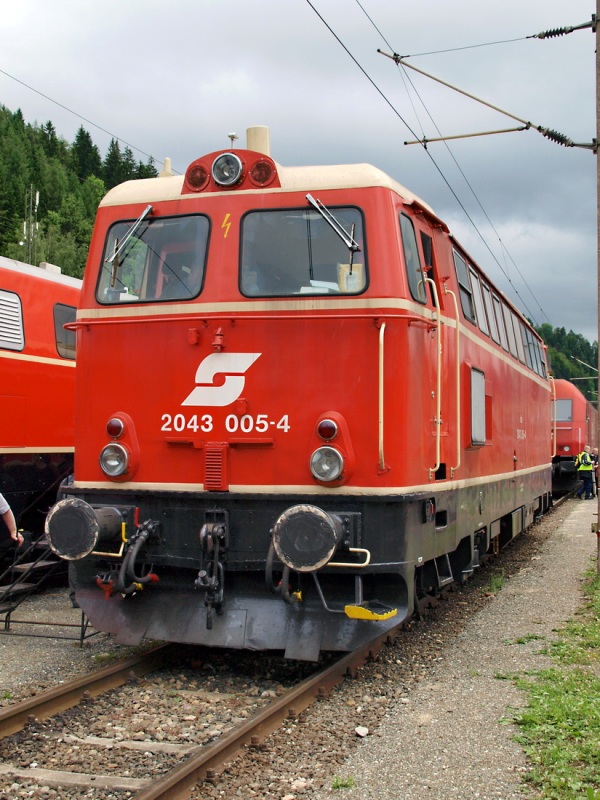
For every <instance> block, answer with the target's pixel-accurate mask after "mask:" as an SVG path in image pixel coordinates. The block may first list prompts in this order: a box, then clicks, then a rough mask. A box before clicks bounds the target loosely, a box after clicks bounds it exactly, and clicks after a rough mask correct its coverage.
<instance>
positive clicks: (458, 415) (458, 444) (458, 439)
mask: <svg viewBox="0 0 600 800" xmlns="http://www.w3.org/2000/svg"><path fill="white" fill-rule="evenodd" d="M444 292H445V293H446V294H449V295H451V296H452V302H453V303H454V313H455V317H456V343H455V350H456V352H455V354H454V363H455V364H456V465H455V466H454V467H451V469H450V477H451V478H453V477H454V473H455V472H456V470H457V469H458V468H459V467H460V464H461V454H462V447H461V428H460V421H461V409H460V401H461V393H460V325H459V324H458V321H459V316H458V300H457V299H456V294H455V293H454V292H453V291H452V289H448V287H447V286H446V284H444Z"/></svg>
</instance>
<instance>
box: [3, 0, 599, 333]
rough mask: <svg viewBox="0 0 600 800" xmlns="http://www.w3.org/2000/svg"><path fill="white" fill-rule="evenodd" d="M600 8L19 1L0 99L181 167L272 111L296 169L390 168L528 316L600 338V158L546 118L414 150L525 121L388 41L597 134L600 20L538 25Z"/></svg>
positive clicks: (276, 146)
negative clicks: (595, 28)
mask: <svg viewBox="0 0 600 800" xmlns="http://www.w3.org/2000/svg"><path fill="white" fill-rule="evenodd" d="M595 10H596V9H595V3H594V0H585V1H584V0H486V2H481V0H459V2H454V3H453V2H449V0H420V2H418V3H416V2H414V0H394V2H391V1H390V0H310V2H309V1H308V0H170V2H169V3H168V4H167V3H165V2H159V0H96V2H85V1H84V0H19V2H15V3H11V4H8V3H5V4H3V9H2V22H1V24H0V103H2V104H3V105H4V106H6V107H7V108H9V109H11V110H12V111H15V110H16V109H17V108H20V109H21V110H22V112H23V116H24V118H25V120H26V122H30V123H36V122H37V123H38V124H43V123H45V122H46V121H48V120H51V121H52V122H53V124H54V125H55V127H56V129H57V133H58V134H59V136H62V137H63V138H65V139H66V140H67V141H69V142H72V141H73V138H74V136H75V133H76V132H77V129H78V128H79V126H80V125H83V126H84V127H85V128H86V129H87V130H88V131H89V132H90V134H91V135H92V138H93V140H94V142H95V143H96V144H97V145H98V147H99V148H100V151H101V153H102V155H103V156H104V154H105V153H106V148H107V146H108V144H109V142H110V139H111V138H112V137H113V136H114V137H115V138H118V139H119V140H120V141H121V144H122V146H123V147H124V146H125V144H127V145H129V146H130V147H131V148H132V150H133V152H134V155H135V157H136V158H137V159H140V160H142V161H144V162H145V161H146V160H147V158H148V156H149V155H151V156H153V157H154V158H155V160H156V161H157V162H162V161H163V160H164V158H165V157H166V156H169V157H170V158H171V159H172V166H173V169H174V170H175V171H177V172H181V173H183V172H185V169H186V167H187V165H188V164H189V163H190V162H191V161H193V160H194V159H195V158H197V157H198V156H200V155H202V154H204V153H207V152H211V151H213V150H218V149H220V148H225V147H227V146H228V145H229V139H228V138H227V134H228V133H230V132H236V133H237V134H238V135H239V137H240V140H239V143H238V144H239V146H245V131H246V128H247V127H249V126H251V125H256V124H259V125H267V126H269V127H270V129H271V155H272V156H273V158H274V159H275V160H276V161H278V162H279V163H281V164H284V165H287V166H293V165H299V164H334V163H356V162H367V163H372V164H375V165H376V166H378V167H380V168H381V169H383V170H385V171H386V172H388V173H389V174H390V175H392V176H393V177H394V178H395V179H396V180H398V181H399V182H400V183H402V184H404V185H405V186H407V187H408V188H410V189H411V190H412V191H413V192H415V193H416V194H418V195H420V196H421V197H422V198H423V199H424V200H425V201H426V202H427V203H428V204H429V205H430V206H432V207H433V209H434V210H435V211H436V213H437V214H438V215H439V216H441V217H442V218H443V219H444V220H445V221H446V222H447V223H448V225H449V227H450V229H451V230H452V231H453V233H454V234H455V235H456V237H457V238H458V239H459V241H461V243H462V244H463V245H464V246H465V247H466V249H467V250H468V251H469V252H470V253H471V254H472V256H473V257H474V258H475V260H477V261H478V263H479V264H480V265H481V266H482V268H483V269H484V271H485V272H487V274H488V275H489V276H490V278H491V280H492V281H493V282H494V283H495V284H496V285H497V286H498V288H499V289H500V290H501V291H503V292H505V293H506V294H507V295H508V296H509V297H510V298H511V299H512V300H513V301H514V302H516V304H517V305H518V306H519V308H520V309H521V310H522V311H523V312H524V313H525V314H526V315H527V316H529V317H531V318H533V320H534V321H535V322H536V323H538V324H541V323H543V322H549V323H550V324H551V325H553V326H554V327H561V326H562V327H565V328H566V329H567V330H570V329H572V330H574V331H575V332H577V333H581V334H583V335H584V336H585V337H586V338H588V339H590V340H591V341H593V340H596V339H597V338H598V323H597V277H596V276H597V272H596V254H597V232H596V225H597V214H596V156H595V155H594V154H593V153H592V151H591V150H588V149H582V148H575V147H563V146H560V145H558V144H555V143H554V142H551V141H549V140H548V139H546V138H544V137H543V136H542V135H540V133H538V132H537V131H535V130H533V129H530V130H527V131H522V132H515V133H505V134H500V135H493V136H482V137H476V138H468V139H458V140H453V141H451V142H449V143H448V144H447V145H446V144H443V143H439V144H438V143H430V144H429V145H428V148H427V151H425V150H424V149H423V147H421V146H420V145H409V146H405V144H404V142H405V141H407V140H411V139H413V138H414V137H415V135H416V136H417V137H422V136H423V135H424V136H426V137H427V138H429V139H432V138H434V137H436V136H439V135H440V132H441V134H444V135H446V136H455V135H459V134H466V133H479V132H482V131H490V130H498V129H506V128H513V127H518V126H519V125H520V124H521V123H520V122H518V121H515V120H514V119H512V118H509V117H507V116H505V115H504V114H501V113H499V112H497V111H493V110H491V109H489V108H486V107H484V106H482V105H481V104H478V103H476V102H474V101H473V100H470V99H468V98H466V97H464V96H462V95H459V94H457V93H456V92H453V91H452V90H450V89H448V88H446V87H444V86H441V85H440V84H438V83H435V82H433V81H432V80H430V79H429V78H426V77H424V76H422V75H420V74H418V73H416V72H414V71H413V70H408V69H402V68H399V67H398V66H396V64H395V63H394V62H393V61H392V60H391V59H388V58H386V57H385V56H383V55H380V54H378V53H377V50H378V48H379V49H381V50H383V51H385V52H387V53H394V52H396V53H399V54H401V55H410V56H412V57H411V58H410V63H411V64H414V65H415V66H416V67H418V68H419V69H422V70H425V71H426V72H429V73H431V74H433V75H435V76H436V77H439V78H441V79H442V80H444V81H446V82H447V83H451V84H454V85H456V86H458V87H459V88H460V89H461V90H463V91H465V92H468V93H469V94H472V95H476V96H477V97H479V98H481V99H483V100H485V101H486V102H488V103H490V104H492V105H494V106H496V107H498V108H500V109H502V110H503V111H506V112H508V113H509V114H512V115H514V116H515V117H517V118H518V119H520V120H525V121H529V122H531V123H532V125H533V126H542V127H544V128H550V129H552V130H555V131H558V132H559V133H560V134H563V135H565V136H567V137H568V138H569V139H571V140H572V141H574V142H576V143H578V144H585V143H588V144H589V143H591V141H592V139H593V138H594V137H595V135H596V133H595V126H596V101H595V75H596V67H595V36H594V34H593V33H592V32H591V29H590V28H585V29H583V30H578V31H575V32H573V33H571V34H569V35H567V36H561V37H557V38H550V39H544V40H540V39H535V38H526V37H530V36H532V35H534V34H536V33H539V32H540V31H546V30H550V29H556V28H562V27H568V26H578V25H581V24H584V23H588V22H590V20H591V17H592V14H593V13H595ZM327 26H329V27H327ZM492 43H493V44H492ZM440 51H446V52H440ZM421 54H424V55H421ZM0 191H1V187H0ZM457 198H458V199H457Z"/></svg>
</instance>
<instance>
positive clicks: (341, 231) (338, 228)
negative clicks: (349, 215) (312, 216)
mask: <svg viewBox="0 0 600 800" xmlns="http://www.w3.org/2000/svg"><path fill="white" fill-rule="evenodd" d="M306 199H307V200H308V202H309V203H310V204H311V205H313V206H314V207H315V208H316V209H317V211H318V212H319V214H320V215H321V216H322V217H323V219H324V220H325V222H327V224H328V225H330V226H331V227H332V228H333V230H334V231H335V232H336V233H337V235H338V236H339V237H340V239H341V240H342V241H343V243H344V244H345V245H346V247H347V248H348V250H351V251H352V252H353V253H358V252H360V245H359V244H358V242H356V241H355V240H354V237H353V236H352V235H351V234H349V233H347V232H346V230H345V228H344V226H343V225H342V224H341V223H339V222H338V221H337V219H336V218H335V217H334V216H333V214H332V213H331V211H330V210H329V209H328V208H327V206H325V205H323V203H322V202H321V201H320V200H315V198H314V197H313V196H312V194H307V195H306ZM352 233H354V230H353V231H352Z"/></svg>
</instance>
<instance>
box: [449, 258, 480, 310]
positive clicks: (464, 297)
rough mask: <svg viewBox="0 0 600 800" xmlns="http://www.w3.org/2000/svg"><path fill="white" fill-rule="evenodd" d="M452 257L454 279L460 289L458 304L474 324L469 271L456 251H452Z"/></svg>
mask: <svg viewBox="0 0 600 800" xmlns="http://www.w3.org/2000/svg"><path fill="white" fill-rule="evenodd" d="M452 254H453V256H454V267H455V269H456V277H457V279H458V287H459V289H460V304H461V306H462V310H463V314H464V315H465V317H466V318H467V319H469V320H471V322H475V321H476V320H475V306H474V305H473V293H472V291H471V281H470V280H469V271H468V270H467V265H466V263H465V260H464V259H463V257H462V256H460V255H459V254H458V253H457V252H456V250H453V251H452Z"/></svg>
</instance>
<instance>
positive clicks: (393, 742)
mask: <svg viewBox="0 0 600 800" xmlns="http://www.w3.org/2000/svg"><path fill="white" fill-rule="evenodd" d="M596 511H597V506H596V504H595V503H592V502H589V503H588V502H585V501H581V502H580V501H577V500H569V501H567V505H566V508H564V509H560V510H559V511H557V512H554V513H555V514H559V515H561V516H564V519H563V521H562V524H561V525H560V526H559V527H557V529H556V531H555V532H554V533H553V534H552V535H551V536H550V538H549V539H548V540H547V541H546V542H545V543H544V545H543V546H542V548H541V549H540V552H539V554H538V555H537V556H534V560H533V561H532V563H531V565H530V566H527V567H525V568H523V569H521V570H520V572H519V573H518V574H517V575H515V576H514V577H512V578H510V580H509V581H507V583H506V584H505V585H504V587H503V588H502V590H501V591H500V592H499V593H498V594H497V596H496V597H495V598H494V600H493V602H491V603H489V605H487V606H486V607H484V608H483V609H481V610H480V611H479V612H478V613H477V614H476V615H475V616H474V617H473V618H472V619H471V620H469V621H468V622H467V624H466V626H465V628H464V630H463V631H462V632H460V633H459V634H458V636H457V637H456V638H455V639H454V641H453V642H452V643H451V644H450V645H449V646H448V647H446V648H445V649H444V651H443V652H441V653H440V656H441V660H440V661H439V662H438V664H437V666H436V667H434V669H433V670H432V671H431V672H430V673H429V675H428V677H427V678H426V679H425V680H422V681H420V682H419V684H417V686H416V687H415V688H414V690H413V691H412V692H411V693H410V695H409V697H408V698H406V700H404V701H401V702H400V703H399V704H398V705H396V706H395V707H394V708H393V709H391V710H390V711H389V713H388V714H386V717H385V719H384V721H383V722H382V724H381V726H380V727H379V728H378V729H377V731H376V732H375V735H372V736H368V737H367V738H365V739H364V740H363V741H362V742H361V744H360V745H359V746H358V747H357V748H356V750H355V751H354V752H353V753H352V755H351V756H350V757H349V758H348V759H347V761H346V763H345V764H344V766H343V767H340V769H339V771H338V773H337V775H338V776H340V778H343V779H348V778H353V780H354V782H355V788H353V789H345V790H343V792H340V791H339V790H336V791H324V792H322V793H321V794H318V795H313V797H315V798H318V800H332V799H333V798H334V797H335V798H336V800H340V795H343V797H344V800H357V799H358V798H360V800H371V799H373V800H375V798H377V800H423V798H433V800H438V799H440V798H444V800H445V799H446V798H461V800H470V799H471V798H478V799H480V800H481V798H483V800H493V799H494V798H502V800H509V799H510V800H512V798H530V797H532V795H531V794H530V793H528V790H527V788H526V787H525V786H524V785H522V784H521V782H520V777H521V775H522V773H523V772H524V771H525V770H526V769H527V762H526V758H525V756H524V754H523V753H522V751H521V749H520V748H519V746H518V745H517V744H516V743H515V742H514V741H513V738H512V737H513V736H514V734H515V730H516V729H515V727H514V726H513V725H507V724H500V720H502V719H503V718H505V717H510V716H511V710H512V709H514V708H518V707H521V706H523V705H524V703H525V701H526V698H525V696H524V695H523V694H522V693H521V692H519V691H518V690H517V689H515V688H514V686H513V685H512V682H511V681H510V680H501V679H499V676H506V675H510V674H513V673H517V672H519V673H523V672H524V671H526V670H536V669H541V668H544V667H548V666H549V665H550V663H551V662H550V659H549V658H548V657H547V656H544V655H542V654H541V653H540V650H541V649H542V647H543V645H544V641H540V640H541V639H543V640H545V641H548V640H550V639H552V638H553V637H554V636H555V634H554V631H555V630H556V629H557V628H558V627H560V626H561V625H562V624H563V623H564V622H566V621H567V620H568V619H569V618H570V617H571V616H572V615H573V614H574V613H575V611H576V610H577V608H578V607H579V606H580V605H581V602H582V595H581V588H580V587H581V578H582V575H583V573H584V572H585V570H586V569H587V568H588V567H589V566H590V563H593V562H591V559H593V557H595V554H596V537H595V536H594V535H593V533H592V532H591V525H592V522H594V520H595V516H594V515H595V512H596ZM552 516H554V515H552ZM552 516H551V517H550V519H552ZM542 524H545V523H542ZM332 779H333V776H332ZM329 785H331V784H329Z"/></svg>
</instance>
